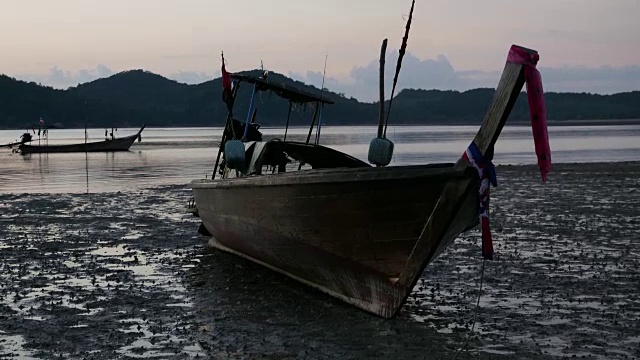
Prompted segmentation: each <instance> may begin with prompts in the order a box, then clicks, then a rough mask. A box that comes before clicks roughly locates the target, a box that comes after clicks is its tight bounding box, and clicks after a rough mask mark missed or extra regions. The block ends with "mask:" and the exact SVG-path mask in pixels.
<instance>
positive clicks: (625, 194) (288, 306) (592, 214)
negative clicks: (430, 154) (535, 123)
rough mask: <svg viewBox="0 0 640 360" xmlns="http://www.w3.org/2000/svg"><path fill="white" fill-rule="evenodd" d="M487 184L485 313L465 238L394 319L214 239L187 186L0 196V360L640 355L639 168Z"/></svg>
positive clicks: (475, 246) (471, 242)
mask: <svg viewBox="0 0 640 360" xmlns="http://www.w3.org/2000/svg"><path fill="white" fill-rule="evenodd" d="M498 181H499V184H498V188H496V189H494V191H493V194H492V195H493V196H492V204H491V207H492V225H493V235H494V242H495V247H496V258H495V260H493V261H487V262H486V263H485V264H484V266H485V268H484V275H483V278H482V280H483V289H482V294H481V297H480V307H479V309H478V310H477V311H476V301H477V299H478V286H479V280H480V270H481V268H482V260H481V258H480V248H479V244H480V237H479V232H477V231H471V232H469V233H466V234H464V235H463V236H462V237H461V238H460V239H458V240H457V241H456V242H455V243H454V245H453V246H452V247H450V248H449V249H448V250H447V251H446V252H445V253H444V254H443V255H442V256H441V257H440V258H439V259H438V260H437V261H436V262H435V263H433V264H432V265H431V266H429V267H428V268H427V270H426V271H425V273H424V275H423V279H422V280H421V281H420V282H419V283H418V284H417V286H416V288H415V289H414V292H413V294H412V295H411V297H410V298H409V300H408V303H407V305H406V306H405V308H404V309H403V311H402V313H401V314H400V316H399V317H398V318H396V319H393V320H382V319H379V318H376V317H373V316H371V315H369V314H367V313H364V312H362V311H360V310H357V309H355V308H353V307H350V306H348V305H345V304H343V303H342V302H339V301H337V300H334V299H333V298H330V297H328V296H326V295H323V294H321V293H319V292H317V291H314V290H310V289H308V288H307V287H305V286H303V285H299V284H298V283H297V282H295V281H292V280H289V279H288V278H285V277H283V276H281V275H278V274H275V273H273V272H271V271H268V270H266V269H263V268H262V267H259V266H256V265H254V264H252V263H250V262H247V261H245V260H242V259H238V258H236V257H234V256H231V255H227V254H223V253H221V252H219V251H216V250H211V249H208V248H207V247H205V243H206V238H203V237H201V236H199V235H198V234H197V233H196V229H197V225H198V222H197V219H195V218H192V217H190V216H188V215H186V214H183V212H182V210H183V208H184V206H185V204H186V201H187V199H188V197H189V194H190V192H189V190H188V189H186V188H185V187H183V186H165V187H154V188H149V189H145V190H143V191H135V192H133V191H131V192H118V193H100V194H86V195H82V194H43V195H31V194H29V195H0V259H1V261H0V358H43V359H45V358H47V359H48V358H56V357H60V356H61V357H63V358H72V359H85V358H96V359H112V358H197V357H200V358H220V359H227V358H237V359H243V358H271V359H283V358H286V359H289V358H290V359H298V358H299V359H308V358H312V359H313V358H340V359H361V358H362V359H367V358H368V359H371V358H389V359H414V358H415V359H424V358H435V359H442V358H453V357H454V356H455V355H456V353H457V352H458V350H459V349H460V348H461V347H462V346H463V345H464V344H465V342H466V341H467V340H468V343H467V346H466V348H465V349H464V351H462V352H460V353H459V354H458V358H459V359H462V358H498V359H499V358H533V359H538V358H550V359H552V358H562V357H574V356H575V357H577V358H580V357H583V358H608V359H611V358H635V357H640V244H639V241H640V205H639V204H640V163H612V164H576V165H555V167H554V172H553V174H551V176H550V178H549V182H548V183H547V184H545V185H543V184H541V182H540V177H539V174H538V173H537V170H536V168H535V167H530V166H522V167H521V166H513V167H504V166H501V167H499V168H498ZM474 320H475V326H474ZM472 326H474V331H473V332H471V328H472Z"/></svg>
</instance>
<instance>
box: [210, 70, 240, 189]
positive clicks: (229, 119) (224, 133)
mask: <svg viewBox="0 0 640 360" xmlns="http://www.w3.org/2000/svg"><path fill="white" fill-rule="evenodd" d="M239 88H240V82H239V81H238V82H237V83H236V85H235V86H234V87H233V99H232V100H231V102H232V103H231V109H232V110H233V105H235V103H236V95H237V94H238V89H239ZM232 120H233V111H229V112H227V122H226V123H225V124H224V130H222V138H221V139H220V147H219V148H218V156H217V157H216V164H215V166H214V167H213V174H211V180H213V179H215V178H216V172H217V171H218V165H219V164H220V155H221V154H222V148H223V147H224V143H225V142H226V141H227V132H228V129H229V127H231V130H232V131H234V130H233V124H232V123H231V122H232ZM234 134H235V131H234ZM234 137H235V135H234Z"/></svg>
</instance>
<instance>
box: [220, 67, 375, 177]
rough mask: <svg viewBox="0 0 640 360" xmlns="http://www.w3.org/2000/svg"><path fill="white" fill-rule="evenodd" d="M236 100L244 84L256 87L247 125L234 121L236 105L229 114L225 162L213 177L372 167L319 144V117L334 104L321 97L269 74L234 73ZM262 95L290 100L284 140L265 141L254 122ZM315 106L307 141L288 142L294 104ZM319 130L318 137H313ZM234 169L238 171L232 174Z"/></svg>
mask: <svg viewBox="0 0 640 360" xmlns="http://www.w3.org/2000/svg"><path fill="white" fill-rule="evenodd" d="M231 79H232V80H233V98H232V102H233V103H235V99H236V95H237V92H238V89H239V87H240V84H241V83H248V84H252V85H253V93H252V98H251V103H250V104H251V105H250V108H249V115H248V116H247V119H246V121H245V122H241V121H240V120H238V119H236V118H234V116H233V104H232V106H231V109H230V111H229V113H228V115H227V123H226V126H225V130H224V132H223V137H222V142H221V146H220V151H221V152H222V153H223V154H224V157H223V159H222V162H221V163H219V160H220V156H218V160H217V161H216V166H215V169H214V174H213V177H215V174H216V173H219V174H220V175H221V176H222V178H228V177H243V176H251V175H262V174H267V173H281V172H290V171H296V170H303V169H326V168H338V167H347V168H359V167H370V166H371V165H369V164H368V163H366V162H364V161H362V160H359V159H357V158H355V157H353V156H351V155H348V154H345V153H342V152H340V151H337V150H335V149H331V148H329V147H326V146H322V145H319V144H318V140H319V131H320V125H319V124H318V123H319V118H320V114H321V112H322V107H323V106H324V105H325V104H333V101H332V100H330V99H328V98H326V97H324V96H322V95H319V96H318V95H314V94H311V93H309V92H306V91H303V90H301V89H297V88H294V87H291V86H289V85H286V84H283V83H279V82H275V81H270V80H268V78H267V76H266V74H263V75H262V76H260V77H256V76H250V75H245V74H232V75H231ZM259 92H271V93H274V94H276V95H277V96H279V97H281V98H283V99H286V100H288V101H289V110H288V112H287V118H286V119H287V120H286V124H285V130H284V133H283V135H282V138H279V137H275V138H270V139H267V140H263V138H262V133H261V132H260V130H259V129H260V125H259V124H258V123H256V122H255V120H256V111H255V109H254V108H253V103H254V99H255V97H256V94H257V93H259ZM309 103H310V104H313V109H314V110H313V117H312V119H311V125H310V128H309V132H308V134H307V138H306V141H305V142H300V141H287V132H288V129H289V123H290V119H291V112H292V108H293V106H294V105H297V104H309ZM314 127H315V128H316V138H315V139H314V140H315V141H312V139H311V135H312V133H313V129H314ZM229 170H235V171H229Z"/></svg>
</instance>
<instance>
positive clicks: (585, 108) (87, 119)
mask: <svg viewBox="0 0 640 360" xmlns="http://www.w3.org/2000/svg"><path fill="white" fill-rule="evenodd" d="M243 73H244V74H250V75H255V76H258V75H259V74H260V72H259V71H258V70H252V71H247V72H243ZM269 81H274V82H279V83H284V84H285V85H288V86H293V87H296V88H299V89H302V90H304V91H306V92H310V93H314V94H317V95H319V94H320V92H321V91H320V89H318V88H316V87H313V86H310V85H307V84H304V83H302V82H299V81H295V80H292V79H290V78H288V77H286V76H284V75H281V74H277V73H270V74H269ZM251 91H252V86H250V85H248V84H243V85H241V86H240V88H239V91H238V97H237V102H236V108H235V114H236V118H238V119H241V120H244V119H245V118H246V116H247V112H248V107H249V98H250V96H251ZM493 93H494V89H488V88H485V89H474V90H468V91H463V92H460V91H443V90H421V89H404V90H402V91H401V92H399V93H398V95H397V96H396V97H395V98H394V100H393V110H392V113H391V116H390V124H392V125H401V124H402V125H429V124H434V125H465V124H466V125H471V124H474V125H476V124H479V123H480V122H481V120H482V117H483V116H484V113H485V111H486V110H487V107H488V105H489V102H490V101H491V98H492V96H493ZM323 96H325V97H328V98H330V99H331V100H333V101H334V104H333V105H327V106H325V107H324V109H323V115H322V119H323V124H326V125H375V124H377V116H378V115H377V112H378V105H377V103H366V102H360V101H358V100H356V99H354V98H348V97H346V96H344V94H338V93H335V92H331V91H329V90H328V89H325V91H324V92H323ZM545 101H546V105H547V114H548V118H549V119H550V120H555V121H558V122H560V123H561V122H562V121H567V120H586V119H598V120H614V119H640V91H633V92H626V93H619V94H613V95H598V94H589V93H554V92H549V93H546V94H545ZM256 106H257V108H258V117H257V118H258V119H257V122H258V123H260V124H261V125H263V126H283V125H284V124H285V121H286V114H287V108H288V102H287V101H286V100H284V99H281V98H279V97H278V96H277V95H275V94H271V93H268V92H264V93H260V95H259V96H258V97H257V99H256ZM312 114H313V109H312V106H311V105H307V106H296V107H294V111H293V113H292V115H291V119H290V121H291V125H292V126H296V125H309V124H310V121H311V117H312ZM528 117H529V109H528V105H527V99H526V96H525V95H524V94H521V96H519V97H518V101H517V103H516V105H515V107H514V109H513V112H512V114H511V116H510V121H511V122H513V121H527V120H528ZM41 118H42V119H44V120H45V122H46V124H47V126H49V127H63V128H82V127H84V126H85V123H86V124H87V126H88V127H92V128H101V127H138V126H141V125H142V124H147V126H150V127H177V126H180V127H183V126H223V125H224V122H225V120H226V106H225V104H224V102H223V101H222V82H221V79H220V78H218V79H214V80H211V81H207V82H204V83H201V84H197V85H187V84H182V83H178V82H176V81H173V80H169V79H166V78H164V77H162V76H160V75H157V74H153V73H150V72H147V71H143V70H130V71H125V72H122V73H119V74H115V75H113V76H110V77H108V78H103V79H98V80H95V81H92V82H88V83H85V84H80V85H78V86H76V87H71V88H69V89H66V90H58V89H53V88H51V87H47V86H42V85H39V84H36V83H33V82H24V81H20V80H16V79H13V78H11V77H8V76H5V75H0V128H5V129H7V128H8V129H22V128H29V127H31V126H32V125H37V124H38V121H39V119H41Z"/></svg>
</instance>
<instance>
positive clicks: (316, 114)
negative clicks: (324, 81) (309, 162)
mask: <svg viewBox="0 0 640 360" xmlns="http://www.w3.org/2000/svg"><path fill="white" fill-rule="evenodd" d="M319 105H320V102H318V101H316V107H315V109H314V110H313V119H311V127H310V128H309V134H308V135H307V142H306V143H307V144H308V143H309V141H310V140H311V133H312V132H313V127H314V126H315V124H316V119H317V118H318V110H319V109H320V106H319Z"/></svg>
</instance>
